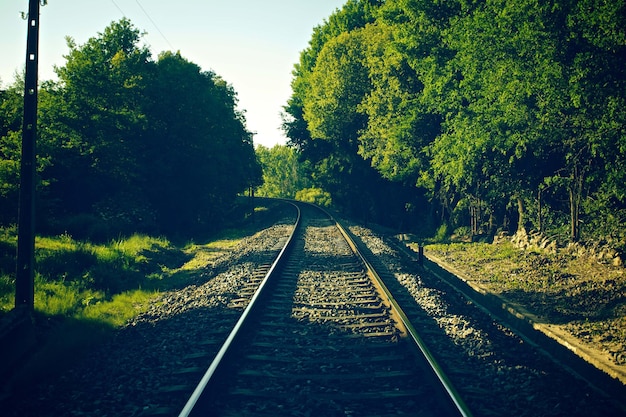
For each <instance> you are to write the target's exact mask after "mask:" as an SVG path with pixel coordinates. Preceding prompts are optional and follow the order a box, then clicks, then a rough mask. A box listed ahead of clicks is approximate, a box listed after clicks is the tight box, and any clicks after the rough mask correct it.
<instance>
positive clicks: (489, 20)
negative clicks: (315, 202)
mask: <svg viewBox="0 0 626 417" xmlns="http://www.w3.org/2000/svg"><path fill="white" fill-rule="evenodd" d="M625 27H626V5H625V2H624V1H623V0H620V1H609V0H570V1H566V2H554V1H548V2H544V1H538V0H481V1H476V2H466V1H463V0H453V1H447V2H439V1H435V2H433V1H422V0H411V1H408V0H387V1H384V2H373V1H366V0H361V1H356V0H355V1H350V2H348V3H347V4H346V6H345V7H344V8H342V9H341V10H339V11H337V12H336V13H335V14H334V15H332V16H331V17H330V18H329V19H328V20H327V21H326V22H325V23H324V24H323V25H321V26H320V27H318V28H316V29H315V30H314V32H313V35H312V38H311V42H310V44H309V48H307V49H306V50H305V51H303V52H302V55H301V59H300V62H299V63H298V64H297V65H296V67H295V70H294V79H293V81H292V87H293V94H292V97H291V99H290V100H289V101H288V103H287V105H286V106H285V113H286V115H285V132H286V134H287V135H288V137H289V138H290V143H291V145H292V146H295V147H297V148H298V149H301V150H302V151H303V152H302V155H303V157H304V158H305V159H308V160H310V161H311V162H312V163H313V168H314V173H313V178H314V179H315V178H317V180H318V182H317V184H316V185H317V186H320V187H321V188H323V189H324V190H326V191H328V192H330V194H331V196H332V198H333V201H338V202H342V200H344V199H347V198H355V196H354V195H351V194H350V193H349V192H346V190H347V189H360V188H359V187H360V179H361V178H363V175H362V173H364V172H367V171H366V170H365V169H364V168H363V167H362V166H361V163H362V162H367V164H368V165H370V166H371V167H372V168H374V169H375V170H376V172H377V178H376V179H374V177H368V187H367V188H368V190H367V191H365V194H369V195H371V196H372V197H373V196H375V195H376V194H377V193H376V192H375V191H373V189H374V188H375V184H379V185H380V186H383V187H387V186H386V185H384V184H385V181H387V183H389V181H391V182H393V183H396V184H401V185H403V186H405V188H402V189H401V190H400V191H399V192H401V193H407V188H406V186H408V187H410V188H413V189H414V190H418V192H417V193H414V194H413V195H420V193H423V194H424V195H426V196H429V198H430V202H429V203H428V204H423V205H422V206H421V207H420V209H419V210H417V211H413V212H412V213H413V214H416V213H421V216H422V220H423V221H424V220H426V221H429V220H432V221H434V222H435V223H438V222H445V223H450V224H451V225H453V226H454V225H456V226H460V225H464V222H466V221H467V220H469V218H470V217H471V218H472V227H473V229H474V230H473V231H474V232H475V233H482V232H484V231H485V230H491V231H493V230H495V228H497V227H504V228H507V227H508V228H513V230H515V229H516V228H527V227H531V228H536V229H539V230H544V229H545V228H546V227H550V228H552V229H553V230H554V231H557V230H561V231H565V230H567V235H568V236H569V238H570V239H573V240H577V239H579V238H581V232H583V231H584V229H585V228H587V229H586V230H587V232H589V233H592V232H593V233H604V234H605V235H611V234H615V233H618V234H619V233H623V230H624V227H623V226H624V224H625V223H626V193H625V192H624V190H625V189H624V187H625V186H624V184H626V182H625V181H624V179H625V178H624V176H625V175H626V174H624V172H625V170H624V167H625V163H626V153H625V150H626V146H625V143H626V128H625V127H624V126H625V125H624V121H625V119H626V110H625V109H626V107H625V106H624V104H625V103H624V101H625V99H626V97H625V96H626V85H625V82H626V77H625V71H626V70H625V68H624V65H623V63H624V62H626V30H625V29H624V28H625ZM356 167H359V168H358V170H359V173H360V174H359V176H358V178H355V177H350V176H346V175H343V176H341V174H342V173H343V172H345V171H346V170H350V169H356ZM331 178H332V179H331ZM338 178H341V179H340V180H338ZM333 181H340V183H341V185H337V184H335V183H333ZM405 200H407V204H408V205H411V203H410V202H409V200H410V199H409V198H405ZM361 201H363V200H361ZM390 201H393V199H391V200H390ZM420 201H421V203H420V204H422V203H424V201H423V200H420ZM345 205H347V206H349V204H345ZM412 207H414V206H412ZM468 208H469V210H467V209H468ZM433 213H437V214H438V217H437V218H434V219H433V217H432V216H430V215H432V214H433ZM548 213H549V214H550V215H546V214H548ZM607 218H610V219H611V221H610V222H607V221H605V219H607ZM620 230H621V232H620Z"/></svg>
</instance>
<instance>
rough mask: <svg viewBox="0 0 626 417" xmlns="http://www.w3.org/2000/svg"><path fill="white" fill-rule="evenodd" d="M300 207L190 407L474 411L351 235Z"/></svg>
mask: <svg viewBox="0 0 626 417" xmlns="http://www.w3.org/2000/svg"><path fill="white" fill-rule="evenodd" d="M299 207H300V209H299V210H300V215H299V218H298V222H299V223H298V225H297V226H296V227H295V228H294V231H293V233H292V236H291V238H290V239H289V240H288V242H285V243H286V246H285V247H284V248H283V249H282V250H281V252H280V255H279V259H278V260H277V261H276V262H275V263H274V264H272V265H271V266H270V267H269V268H268V270H267V273H266V275H265V277H264V278H263V279H262V280H261V279H260V277H257V279H256V280H251V281H250V286H249V289H248V290H247V291H246V292H244V293H243V294H244V295H243V296H241V297H240V298H237V299H235V300H233V301H232V303H238V305H239V306H242V307H244V306H245V310H244V312H243V313H242V315H241V318H240V319H239V321H238V322H237V324H236V325H235V327H234V329H233V331H232V332H231V333H230V335H229V336H228V338H227V340H226V342H225V343H224V345H223V346H222V348H221V349H220V351H219V352H218V354H217V355H216V357H215V359H214V360H213V362H212V363H211V365H210V367H209V369H208V370H207V372H206V373H205V374H204V376H203V378H202V380H201V382H200V383H199V385H198V386H197V387H196V388H195V391H194V393H193V394H192V395H191V397H190V398H189V400H188V401H187V404H186V405H185V407H184V409H183V410H182V411H181V413H180V416H235V415H246V416H252V415H257V416H310V415H316V416H317V415H320V416H321V415H323V416H351V415H354V416H386V415H389V416H391V415H394V416H397V415H419V416H442V415H470V411H469V410H468V408H467V406H466V405H465V404H464V402H463V400H462V399H461V398H460V397H459V396H458V394H457V393H456V391H455V390H454V388H453V387H452V386H451V384H450V383H449V381H448V380H447V378H446V377H445V375H444V374H443V372H442V371H441V370H440V368H439V367H438V365H437V364H436V362H435V361H434V359H433V358H432V356H431V355H430V354H429V352H428V349H427V348H426V347H425V346H424V344H423V342H422V341H421V339H420V338H419V335H417V333H416V332H415V329H414V328H413V326H412V325H411V324H410V323H409V322H408V320H407V319H406V316H405V315H404V313H402V312H401V310H399V306H398V305H397V303H396V302H395V301H394V300H393V299H392V298H391V294H390V293H389V292H388V290H386V288H385V287H384V285H383V284H382V283H381V282H380V281H379V280H378V279H377V277H376V273H375V271H374V270H373V268H372V266H371V265H370V264H369V263H368V262H367V261H365V260H364V259H363V258H362V257H361V255H360V253H359V251H358V250H357V249H356V247H355V245H354V243H352V241H351V240H350V238H349V236H348V234H346V232H345V231H344V230H343V229H342V228H341V227H338V225H337V224H336V222H335V221H334V220H333V219H332V218H331V217H329V215H328V214H326V213H324V212H322V211H320V210H318V209H317V208H314V207H312V206H306V205H299ZM254 287H256V290H253V288H254Z"/></svg>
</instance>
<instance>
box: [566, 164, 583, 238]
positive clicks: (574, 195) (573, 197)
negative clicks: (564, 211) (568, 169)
mask: <svg viewBox="0 0 626 417" xmlns="http://www.w3.org/2000/svg"><path fill="white" fill-rule="evenodd" d="M583 182H584V178H583V170H581V169H578V168H575V169H574V173H573V175H572V181H571V183H570V186H569V207H570V239H572V241H573V242H577V241H579V240H580V201H581V200H582V194H583Z"/></svg>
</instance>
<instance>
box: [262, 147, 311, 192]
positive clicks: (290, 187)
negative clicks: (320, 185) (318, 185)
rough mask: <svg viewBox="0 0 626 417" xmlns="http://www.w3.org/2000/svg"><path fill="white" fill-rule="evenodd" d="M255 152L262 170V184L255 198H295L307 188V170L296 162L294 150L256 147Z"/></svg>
mask: <svg viewBox="0 0 626 417" xmlns="http://www.w3.org/2000/svg"><path fill="white" fill-rule="evenodd" d="M255 151H256V155H257V158H258V160H259V163H260V164H261V168H262V170H263V184H262V185H261V186H260V187H258V188H257V190H256V195H257V196H259V197H278V198H295V197H296V193H297V192H298V191H300V190H302V189H304V188H307V187H308V186H309V182H310V181H309V179H308V175H309V174H310V173H309V169H307V164H306V163H301V162H300V161H299V160H298V152H297V151H296V150H295V149H294V148H290V147H288V146H286V145H274V146H273V147H272V148H267V147H265V146H263V145H258V146H257V147H256V148H255Z"/></svg>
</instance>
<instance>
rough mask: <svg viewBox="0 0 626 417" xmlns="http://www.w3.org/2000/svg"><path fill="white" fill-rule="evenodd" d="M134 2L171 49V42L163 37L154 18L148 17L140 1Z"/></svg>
mask: <svg viewBox="0 0 626 417" xmlns="http://www.w3.org/2000/svg"><path fill="white" fill-rule="evenodd" d="M111 1H113V0H111ZM135 2H137V5H138V6H139V8H141V10H142V11H143V13H144V14H145V15H146V17H147V18H148V19H149V20H150V21H151V22H152V24H153V25H154V27H155V28H156V30H157V31H158V32H159V33H160V34H161V36H162V37H163V39H165V42H167V44H168V45H169V46H170V48H171V49H172V50H173V49H174V47H173V46H172V44H171V43H170V41H169V40H168V39H167V38H166V37H165V35H164V34H163V32H161V29H159V27H158V26H157V24H156V23H155V22H154V20H152V18H151V17H150V15H149V14H148V12H147V11H146V9H144V8H143V6H142V5H141V3H139V0H135Z"/></svg>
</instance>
